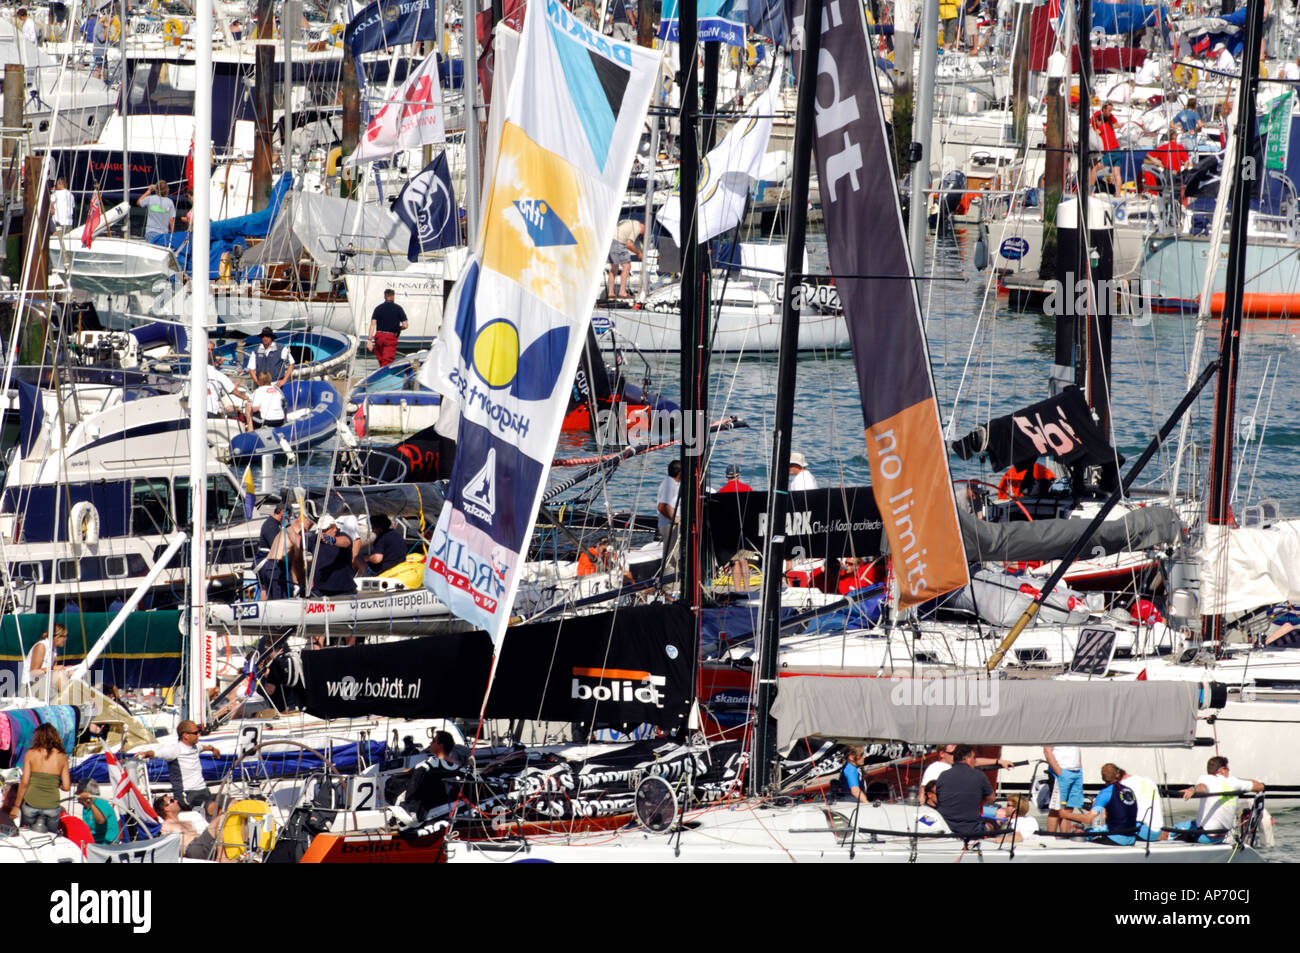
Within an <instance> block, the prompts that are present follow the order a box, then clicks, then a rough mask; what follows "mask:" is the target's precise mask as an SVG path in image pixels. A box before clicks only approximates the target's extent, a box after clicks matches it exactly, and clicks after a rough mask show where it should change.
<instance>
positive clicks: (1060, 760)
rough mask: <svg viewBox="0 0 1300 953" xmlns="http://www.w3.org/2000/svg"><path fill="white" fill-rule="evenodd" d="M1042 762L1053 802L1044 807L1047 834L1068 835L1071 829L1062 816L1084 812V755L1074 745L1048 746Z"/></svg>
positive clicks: (1044, 749)
mask: <svg viewBox="0 0 1300 953" xmlns="http://www.w3.org/2000/svg"><path fill="white" fill-rule="evenodd" d="M1043 759H1044V760H1045V761H1046V762H1047V767H1048V768H1049V769H1050V770H1051V772H1052V781H1053V784H1052V800H1051V801H1050V802H1049V803H1048V806H1047V831H1048V833H1049V834H1054V833H1056V832H1057V830H1058V829H1059V831H1060V832H1061V833H1062V834H1068V833H1069V832H1070V831H1072V830H1073V829H1074V826H1073V825H1072V824H1071V823H1070V822H1069V820H1068V819H1066V818H1064V817H1062V810H1061V809H1062V808H1065V809H1066V811H1067V812H1073V811H1081V810H1083V755H1082V754H1081V753H1080V752H1079V748H1078V746H1076V745H1047V746H1046V747H1044V748H1043Z"/></svg>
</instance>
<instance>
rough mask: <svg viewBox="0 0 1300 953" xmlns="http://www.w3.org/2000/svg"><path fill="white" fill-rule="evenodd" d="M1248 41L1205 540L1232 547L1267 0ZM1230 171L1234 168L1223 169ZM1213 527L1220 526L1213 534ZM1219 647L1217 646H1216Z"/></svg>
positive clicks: (1211, 622)
mask: <svg viewBox="0 0 1300 953" xmlns="http://www.w3.org/2000/svg"><path fill="white" fill-rule="evenodd" d="M1248 8H1249V11H1250V12H1249V13H1248V14H1247V15H1246V43H1245V47H1244V48H1243V49H1242V54H1241V55H1242V61H1241V93H1240V95H1239V97H1238V100H1237V130H1236V139H1237V143H1238V144H1239V148H1238V149H1237V151H1236V160H1237V164H1236V168H1235V169H1233V170H1231V175H1232V186H1231V188H1230V189H1229V192H1228V196H1229V201H1230V202H1231V203H1232V205H1231V209H1230V210H1229V212H1228V214H1229V215H1230V216H1231V218H1230V219H1229V223H1230V228H1231V232H1230V236H1231V237H1230V238H1229V240H1228V273H1227V284H1226V286H1225V287H1224V289H1223V291H1224V294H1223V319H1222V331H1221V334H1220V338H1219V377H1218V380H1217V381H1216V382H1215V389H1214V437H1213V441H1212V443H1211V453H1210V495H1209V506H1208V512H1207V514H1206V516H1207V523H1208V525H1207V527H1206V528H1207V533H1206V543H1207V545H1210V544H1211V542H1212V541H1213V544H1214V546H1215V547H1216V548H1217V547H1219V546H1226V545H1227V535H1226V534H1227V529H1228V527H1230V526H1231V524H1232V519H1231V517H1230V515H1229V506H1230V504H1231V499H1230V496H1231V493H1232V441H1233V415H1234V414H1235V413H1236V404H1237V361H1238V358H1239V357H1240V353H1241V308H1242V299H1243V297H1244V295H1245V287H1246V228H1247V225H1248V223H1249V220H1250V185H1251V183H1252V182H1253V181H1255V179H1256V176H1260V175H1263V174H1264V170H1263V169H1257V168H1255V134H1256V124H1257V122H1258V120H1257V119H1256V118H1255V95H1256V87H1257V86H1258V85H1259V49H1260V43H1261V40H1262V39H1263V32H1264V0H1248ZM1223 171H1224V174H1225V175H1228V174H1229V170H1228V169H1224V170H1223ZM1211 527H1216V528H1217V530H1216V531H1215V532H1213V533H1211V532H1210V531H1209V530H1210V528H1211ZM1226 555H1227V554H1226V551H1224V550H1222V549H1218V551H1217V552H1214V551H1212V552H1211V553H1210V558H1212V559H1218V558H1226ZM1222 636H1223V616H1222V615H1220V614H1218V613H1214V614H1212V615H1205V616H1202V617H1201V638H1202V639H1203V640H1213V641H1215V642H1221V640H1222ZM1216 651H1217V650H1216Z"/></svg>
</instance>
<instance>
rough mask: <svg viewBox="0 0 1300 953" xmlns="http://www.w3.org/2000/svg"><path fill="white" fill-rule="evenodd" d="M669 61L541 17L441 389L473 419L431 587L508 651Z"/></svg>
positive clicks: (432, 554) (526, 44) (537, 15)
mask: <svg viewBox="0 0 1300 953" xmlns="http://www.w3.org/2000/svg"><path fill="white" fill-rule="evenodd" d="M658 71H659V54H658V53H656V52H654V51H653V50H647V49H641V48H639V47H636V46H632V45H630V44H626V43H619V42H616V41H614V40H612V39H610V38H608V37H604V36H600V35H599V34H597V33H594V32H593V31H591V30H590V29H588V28H587V27H586V26H585V25H584V24H583V23H581V22H580V21H579V20H576V19H575V18H574V17H573V16H572V14H570V13H569V11H568V10H567V9H565V7H564V6H563V5H561V4H560V3H559V2H558V0H549V2H536V3H532V4H530V5H529V7H528V14H527V18H526V20H525V22H524V30H523V40H522V43H521V45H520V51H519V60H518V62H517V64H516V66H515V73H514V76H513V77H512V79H511V82H510V88H509V93H508V96H507V100H506V102H507V105H506V111H505V116H504V121H503V124H502V128H501V138H500V142H499V143H498V145H497V149H496V152H495V164H494V167H493V168H492V169H490V170H486V176H487V181H488V183H489V186H488V189H487V202H486V203H485V206H484V209H483V215H482V223H481V225H480V234H479V235H478V238H477V241H476V243H475V246H474V248H475V252H474V255H473V256H472V257H471V260H470V262H469V264H468V265H467V267H466V269H465V271H464V272H463V274H462V277H461V279H460V282H459V283H458V286H457V288H456V293H455V294H454V295H453V296H452V297H451V300H449V302H448V313H447V315H446V317H445V318H444V321H443V332H442V334H441V335H440V336H439V341H438V346H439V351H440V355H439V356H437V357H438V358H439V363H440V370H442V371H445V373H439V374H438V375H437V376H438V380H437V381H436V382H435V386H436V387H437V388H438V389H440V390H442V391H443V392H444V393H446V394H448V395H449V396H451V397H453V398H454V399H456V400H457V401H458V402H459V404H460V408H461V416H460V426H459V429H458V431H457V438H456V462H455V465H454V467H453V469H452V476H451V483H450V486H449V488H448V492H447V501H446V503H445V505H444V506H443V510H442V513H441V515H440V516H439V519H438V525H437V527H436V528H435V529H434V533H433V539H432V541H431V543H430V546H429V557H428V562H427V563H426V566H425V573H424V583H425V585H426V586H427V587H428V588H429V589H430V590H432V591H433V592H434V593H435V594H437V596H438V598H439V599H441V600H442V601H443V602H445V603H446V604H447V606H448V607H449V608H450V609H451V611H452V612H454V613H455V614H456V615H458V616H460V617H461V618H462V619H465V620H467V621H469V622H471V623H473V624H474V625H477V626H479V627H481V628H483V629H486V630H487V631H488V633H489V634H491V636H492V638H493V641H494V642H499V641H500V639H501V635H502V633H503V632H504V630H505V627H506V625H507V624H508V623H509V619H510V608H511V606H512V604H513V602H514V597H515V592H516V590H517V589H518V581H519V569H520V565H521V563H522V561H523V558H524V553H525V552H526V551H527V549H528V540H529V537H530V536H531V535H532V531H533V524H534V522H535V520H536V517H537V508H538V506H539V505H540V502H541V496H542V492H543V490H544V489H545V487H546V478H547V476H548V474H549V472H550V463H551V457H552V455H553V454H554V452H555V443H556V440H557V439H558V437H559V434H560V424H561V421H562V419H563V416H564V410H565V406H566V404H567V402H568V398H569V390H570V387H571V385H572V382H573V376H574V373H575V371H576V369H577V364H578V359H579V356H580V355H581V352H582V348H583V343H584V341H585V338H586V333H587V327H588V323H589V322H590V320H591V309H592V306H593V305H594V304H595V302H596V293H597V290H598V288H599V286H600V283H601V277H602V272H603V270H604V265H605V261H606V259H607V257H608V255H609V246H610V242H611V241H612V240H613V236H614V227H615V225H616V224H617V222H618V214H619V210H620V208H621V207H622V199H623V193H624V191H625V190H626V188H627V180H628V175H629V174H630V172H631V169H632V160H633V158H634V156H635V153H636V147H637V144H638V143H639V141H640V138H641V127H642V124H643V123H644V121H645V115H646V110H647V108H648V107H649V104H650V94H651V91H652V89H653V86H654V83H655V79H656V77H657V76H658Z"/></svg>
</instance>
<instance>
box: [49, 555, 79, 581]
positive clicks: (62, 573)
mask: <svg viewBox="0 0 1300 953" xmlns="http://www.w3.org/2000/svg"><path fill="white" fill-rule="evenodd" d="M54 566H55V570H54V571H55V576H56V580H55V581H57V582H74V581H76V579H77V578H78V575H77V560H75V559H60V560H58V561H57V562H56V563H55V564H54Z"/></svg>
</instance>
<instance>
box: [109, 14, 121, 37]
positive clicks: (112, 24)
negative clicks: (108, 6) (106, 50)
mask: <svg viewBox="0 0 1300 953" xmlns="http://www.w3.org/2000/svg"><path fill="white" fill-rule="evenodd" d="M120 39H122V21H121V19H120V18H119V17H118V16H117V15H116V14H115V15H114V16H113V19H112V20H110V21H109V23H108V41H109V42H110V43H116V42H117V41H118V40H120Z"/></svg>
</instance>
